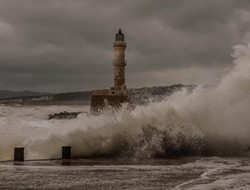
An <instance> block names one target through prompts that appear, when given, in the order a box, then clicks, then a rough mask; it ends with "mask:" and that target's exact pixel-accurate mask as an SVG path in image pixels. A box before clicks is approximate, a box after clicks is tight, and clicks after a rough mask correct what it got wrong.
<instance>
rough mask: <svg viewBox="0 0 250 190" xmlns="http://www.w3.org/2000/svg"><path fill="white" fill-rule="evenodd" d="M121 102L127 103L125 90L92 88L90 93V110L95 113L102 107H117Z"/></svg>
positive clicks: (127, 98)
mask: <svg viewBox="0 0 250 190" xmlns="http://www.w3.org/2000/svg"><path fill="white" fill-rule="evenodd" d="M123 103H129V97H128V93H127V90H125V91H124V90H113V89H111V90H110V89H104V90H93V91H92V95H91V107H90V108H91V112H94V113H97V112H100V111H102V110H104V108H107V107H112V108H119V107H120V106H121V105H122V104H123Z"/></svg>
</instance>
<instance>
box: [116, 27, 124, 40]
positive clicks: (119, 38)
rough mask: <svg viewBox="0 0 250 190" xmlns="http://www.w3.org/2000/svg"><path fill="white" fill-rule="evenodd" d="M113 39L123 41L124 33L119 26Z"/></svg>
mask: <svg viewBox="0 0 250 190" xmlns="http://www.w3.org/2000/svg"><path fill="white" fill-rule="evenodd" d="M115 41H124V34H123V33H122V30H121V28H119V30H118V33H117V34H116V35H115Z"/></svg>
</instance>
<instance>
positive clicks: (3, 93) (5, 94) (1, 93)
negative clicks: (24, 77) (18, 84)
mask: <svg viewBox="0 0 250 190" xmlns="http://www.w3.org/2000/svg"><path fill="white" fill-rule="evenodd" d="M48 94H49V93H45V92H34V91H28V90H26V91H20V92H13V91H9V90H0V99H6V98H12V97H25V96H43V95H48Z"/></svg>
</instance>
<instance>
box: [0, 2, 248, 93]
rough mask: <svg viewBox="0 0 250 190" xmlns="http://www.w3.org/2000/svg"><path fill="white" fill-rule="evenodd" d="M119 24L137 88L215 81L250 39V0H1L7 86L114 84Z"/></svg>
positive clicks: (2, 71)
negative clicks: (240, 47) (238, 47)
mask: <svg viewBox="0 0 250 190" xmlns="http://www.w3.org/2000/svg"><path fill="white" fill-rule="evenodd" d="M115 25H116V26H117V28H118V27H121V28H122V30H123V32H124V33H125V40H126V42H127V50H126V59H127V61H128V64H127V67H126V83H127V86H128V87H129V88H131V87H142V86H159V85H171V84H177V83H184V84H213V83H215V82H216V81H217V80H219V78H220V77H221V75H223V74H224V73H225V72H227V71H228V69H230V68H231V67H232V65H233V63H232V58H231V56H230V54H231V53H232V51H233V49H232V46H233V45H236V44H246V43H248V42H249V40H250V2H249V0H0V89H8V90H27V89H28V90H35V91H43V92H66V91H82V90H91V89H98V88H110V87H111V86H113V66H112V60H113V58H114V51H113V46H112V43H113V41H114V29H115Z"/></svg>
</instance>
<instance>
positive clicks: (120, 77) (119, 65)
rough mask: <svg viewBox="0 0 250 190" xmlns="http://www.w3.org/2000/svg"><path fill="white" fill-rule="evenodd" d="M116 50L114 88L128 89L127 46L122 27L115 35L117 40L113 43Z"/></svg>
mask: <svg viewBox="0 0 250 190" xmlns="http://www.w3.org/2000/svg"><path fill="white" fill-rule="evenodd" d="M113 47H114V50H115V60H114V61H113V65H114V67H115V78H114V89H115V90H126V85H125V66H126V64H127V63H126V60H125V49H126V47H127V44H126V42H124V34H123V33H122V31H121V29H119V31H118V33H117V34H116V36H115V42H114V44H113Z"/></svg>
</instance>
